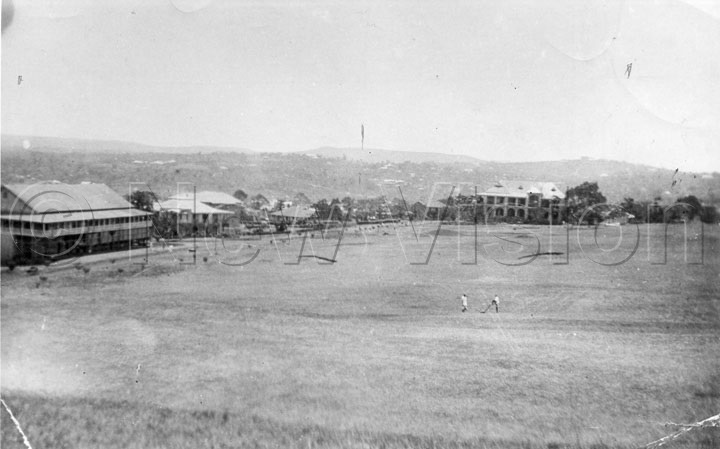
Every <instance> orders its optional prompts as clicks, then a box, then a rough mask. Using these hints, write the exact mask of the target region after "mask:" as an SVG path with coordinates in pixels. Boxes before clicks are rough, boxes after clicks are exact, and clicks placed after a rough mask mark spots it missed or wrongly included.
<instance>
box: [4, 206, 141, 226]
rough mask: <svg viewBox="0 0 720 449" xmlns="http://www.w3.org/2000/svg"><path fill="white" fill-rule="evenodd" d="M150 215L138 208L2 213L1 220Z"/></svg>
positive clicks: (41, 220) (32, 221) (31, 220)
mask: <svg viewBox="0 0 720 449" xmlns="http://www.w3.org/2000/svg"><path fill="white" fill-rule="evenodd" d="M147 215H152V214H151V213H150V212H144V211H141V210H138V209H114V210H96V211H88V212H67V213H63V212H56V213H32V214H9V215H2V219H3V220H6V219H7V220H13V221H23V222H25V221H27V222H30V223H64V222H67V221H79V220H85V221H87V220H105V219H109V218H124V217H140V216H147Z"/></svg>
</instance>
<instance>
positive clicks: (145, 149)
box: [2, 134, 254, 154]
mask: <svg viewBox="0 0 720 449" xmlns="http://www.w3.org/2000/svg"><path fill="white" fill-rule="evenodd" d="M2 149H3V151H5V150H9V151H10V150H23V149H30V150H35V151H44V152H52V151H54V152H62V153H71V152H79V153H93V152H101V153H166V154H168V153H170V154H191V153H217V152H233V153H254V151H252V150H249V149H247V148H234V147H214V146H188V147H163V146H154V145H144V144H141V143H135V142H122V141H117V140H95V139H68V138H64V137H39V136H19V135H13V134H3V135H2Z"/></svg>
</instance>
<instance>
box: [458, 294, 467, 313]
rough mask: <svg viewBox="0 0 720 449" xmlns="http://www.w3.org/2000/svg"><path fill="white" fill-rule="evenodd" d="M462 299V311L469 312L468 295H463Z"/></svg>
mask: <svg viewBox="0 0 720 449" xmlns="http://www.w3.org/2000/svg"><path fill="white" fill-rule="evenodd" d="M460 299H461V300H462V311H463V312H467V309H468V308H467V295H465V293H463V294H462V296H461V297H460Z"/></svg>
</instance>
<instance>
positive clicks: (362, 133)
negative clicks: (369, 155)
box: [360, 123, 365, 151]
mask: <svg viewBox="0 0 720 449" xmlns="http://www.w3.org/2000/svg"><path fill="white" fill-rule="evenodd" d="M360 151H365V125H364V124H362V123H361V124H360Z"/></svg>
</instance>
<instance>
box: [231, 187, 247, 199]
mask: <svg viewBox="0 0 720 449" xmlns="http://www.w3.org/2000/svg"><path fill="white" fill-rule="evenodd" d="M233 196H234V197H235V198H237V199H239V200H240V201H245V200H246V199H247V197H248V195H247V193H245V192H244V191H243V190H242V189H237V190H236V191H235V193H233Z"/></svg>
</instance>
